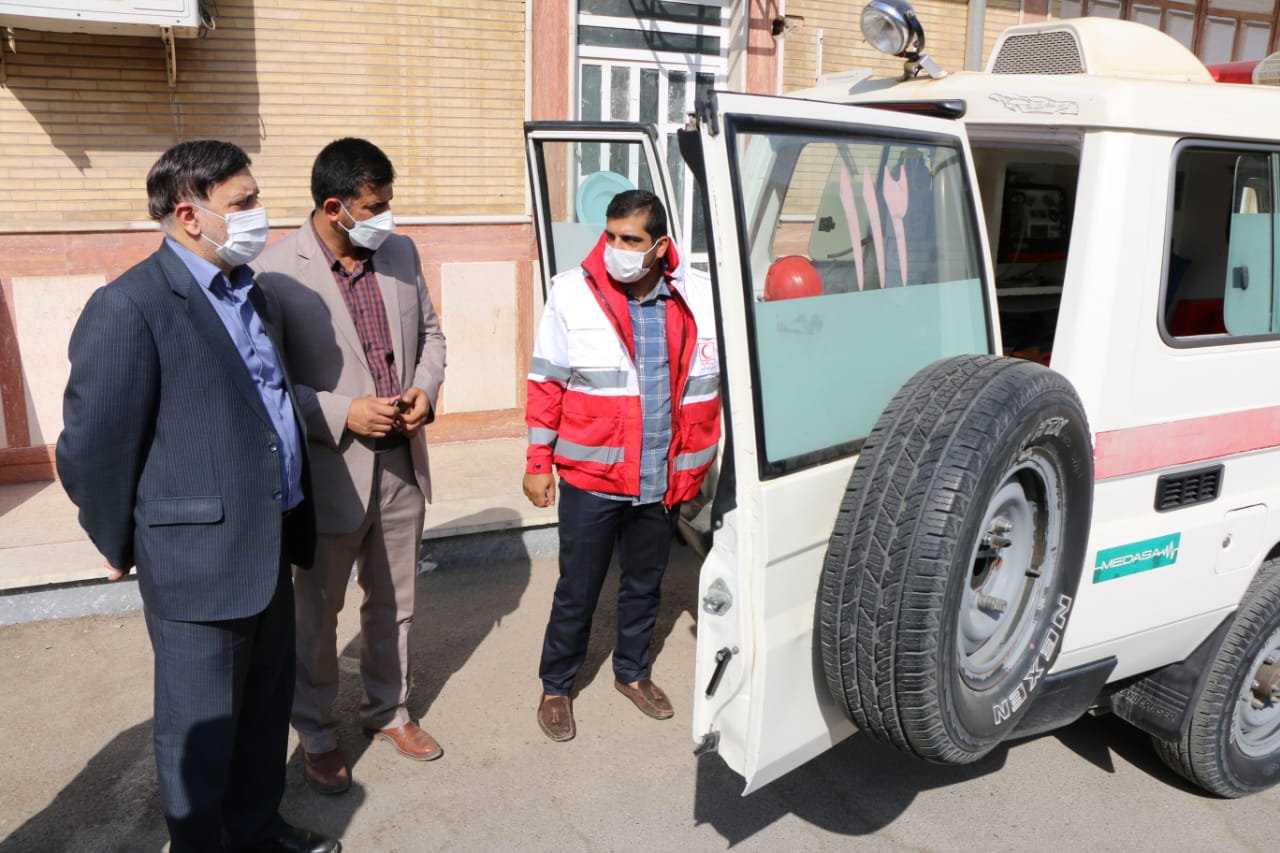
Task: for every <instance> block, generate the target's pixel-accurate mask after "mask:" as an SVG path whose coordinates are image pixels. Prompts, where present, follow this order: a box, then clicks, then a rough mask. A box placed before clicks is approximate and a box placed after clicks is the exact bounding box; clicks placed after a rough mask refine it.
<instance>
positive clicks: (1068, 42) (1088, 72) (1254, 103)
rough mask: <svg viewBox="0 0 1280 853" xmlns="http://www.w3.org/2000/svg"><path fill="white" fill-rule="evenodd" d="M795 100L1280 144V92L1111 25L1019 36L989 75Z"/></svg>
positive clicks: (1097, 21)
mask: <svg viewBox="0 0 1280 853" xmlns="http://www.w3.org/2000/svg"><path fill="white" fill-rule="evenodd" d="M791 96H792V97H797V98H804V99H808V100H821V101H832V102H837V103H849V104H855V103H866V102H875V101H942V100H960V101H964V103H965V107H966V112H965V115H964V121H965V122H966V123H978V124H989V123H990V124H1025V125H1041V126H1043V125H1053V126H1080V127H1108V128H1117V129H1127V130H1137V131H1148V132H1162V133H1178V134H1182V133H1188V134H1195V135H1201V136H1218V137H1248V138H1275V139H1280V86H1252V85H1239V84H1229V83H1217V82H1214V80H1213V77H1212V76H1211V75H1210V74H1209V72H1208V70H1207V69H1206V68H1205V67H1204V65H1203V64H1201V62H1200V60H1198V59H1197V58H1196V57H1195V55H1194V54H1192V53H1191V52H1190V51H1188V50H1187V49H1186V48H1184V47H1183V46H1182V45H1181V44H1179V43H1178V42H1177V41H1175V40H1174V39H1173V38H1171V37H1169V36H1167V35H1165V34H1164V33H1161V32H1159V31H1158V30H1155V29H1153V28H1151V27H1148V26H1146V25H1144V24H1138V23H1134V22H1132V21H1119V20H1113V19H1110V18H1073V19H1068V20H1062V21H1051V22H1048V23H1043V24H1030V25H1023V26H1017V27H1011V28H1009V29H1008V30H1006V31H1005V32H1004V33H1003V34H1002V35H1001V36H1000V38H999V40H998V41H997V42H996V46H995V49H994V50H993V51H992V55H991V59H990V61H989V62H988V63H987V69H986V70H985V71H982V72H965V71H962V72H958V73H954V74H949V75H947V76H945V77H942V78H940V79H931V78H928V77H925V76H923V75H922V76H920V77H916V78H914V79H912V80H883V79H881V80H872V79H869V75H866V74H853V75H850V74H843V75H839V74H837V75H831V76H829V77H827V78H824V80H822V81H821V82H820V83H819V84H818V85H817V86H815V87H813V88H811V89H806V90H803V91H800V92H793V93H791Z"/></svg>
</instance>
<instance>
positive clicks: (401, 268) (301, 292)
mask: <svg viewBox="0 0 1280 853" xmlns="http://www.w3.org/2000/svg"><path fill="white" fill-rule="evenodd" d="M373 266H374V270H375V271H376V273H377V278H378V285H379V288H380V289H381V291H382V302H383V306H384V307H385V308H386V312H387V320H388V325H389V328H390V330H391V340H392V346H393V349H394V352H395V365H396V368H397V372H398V374H399V379H400V387H401V388H408V387H410V386H416V387H418V388H421V389H422V390H423V391H425V392H426V395H427V399H428V400H429V401H430V403H431V409H432V413H433V416H434V412H435V407H436V400H437V399H438V397H439V394H440V385H441V383H442V382H444V366H445V342H444V334H443V333H441V331H440V321H439V320H438V319H437V317H436V312H435V308H434V307H433V306H432V304H431V296H430V295H429V294H428V293H427V282H426V278H425V277H424V276H423V274H422V261H421V259H420V258H419V257H418V249H417V247H416V246H414V244H413V241H412V240H410V239H409V238H408V237H405V236H403V235H400V234H393V235H391V236H390V237H388V238H387V239H386V242H384V243H383V244H382V246H381V247H379V249H378V251H377V252H375V253H374V256H373ZM254 269H255V270H256V272H257V280H258V283H259V284H260V285H261V286H262V288H263V290H264V291H265V292H266V296H267V301H268V304H269V306H270V309H271V313H272V316H274V317H276V318H277V320H278V321H279V329H280V336H281V339H282V342H283V344H284V353H285V361H286V362H287V363H288V365H289V368H290V375H291V377H292V378H293V380H294V382H296V383H297V384H296V392H297V395H298V405H299V406H300V407H301V408H302V413H303V415H304V417H306V421H307V439H308V443H309V446H310V451H311V454H310V455H311V466H312V468H311V470H312V477H313V479H314V482H315V485H316V522H317V525H318V527H319V530H320V532H322V533H333V534H341V533H350V532H351V531H353V530H355V529H356V528H357V527H359V526H360V523H361V522H362V521H363V520H364V516H365V510H366V509H367V507H368V505H369V494H370V491H371V489H372V485H373V471H374V451H373V444H372V441H371V440H370V439H367V438H364V437H362V436H357V435H356V434H354V433H352V432H351V431H350V430H348V429H347V428H346V424H347V412H348V410H349V409H350V408H351V401H352V400H353V399H355V398H356V397H364V396H369V395H373V394H375V393H376V389H375V387H374V383H373V373H372V372H370V370H369V362H368V359H367V358H366V357H365V352H364V347H363V346H362V345H361V343H360V335H359V334H358V333H357V332H356V326H355V322H354V321H353V320H352V319H351V312H350V311H349V310H348V309H347V304H346V302H345V301H344V300H343V298H342V293H341V292H340V291H339V290H338V285H337V282H335V281H334V280H333V271H332V270H330V269H329V267H328V265H327V264H326V263H325V257H324V252H323V251H322V250H321V248H320V245H319V242H318V241H317V238H316V235H315V231H314V230H313V229H312V227H311V224H310V222H304V223H303V224H302V226H301V227H300V228H298V229H297V230H296V231H294V232H293V233H291V234H289V235H288V236H286V237H285V238H284V239H282V240H280V241H278V242H276V243H273V244H272V245H271V246H269V247H267V250H266V251H265V252H263V253H262V256H261V257H260V258H259V259H258V260H257V261H256V262H255V263H254ZM410 446H411V449H412V452H413V467H414V471H415V473H416V475H417V479H418V486H419V487H420V488H421V489H422V494H423V496H424V497H425V498H426V499H427V500H428V501H430V500H431V474H430V469H429V467H428V464H427V441H426V436H425V435H424V434H423V433H419V434H418V435H417V436H416V437H415V438H414V439H413V440H412V441H411V442H410Z"/></svg>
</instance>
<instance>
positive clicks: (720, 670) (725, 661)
mask: <svg viewBox="0 0 1280 853" xmlns="http://www.w3.org/2000/svg"><path fill="white" fill-rule="evenodd" d="M735 651H737V649H731V648H729V647H728V646H725V647H724V648H723V649H721V650H720V651H718V652H716V668H715V671H713V672H712V673H711V681H710V682H709V683H708V684H707V698H708V699H710V698H711V696H712V694H713V693H715V692H716V688H717V687H719V686H720V679H722V678H724V671H725V667H727V666H728V665H729V658H731V657H733V653H734V652H735Z"/></svg>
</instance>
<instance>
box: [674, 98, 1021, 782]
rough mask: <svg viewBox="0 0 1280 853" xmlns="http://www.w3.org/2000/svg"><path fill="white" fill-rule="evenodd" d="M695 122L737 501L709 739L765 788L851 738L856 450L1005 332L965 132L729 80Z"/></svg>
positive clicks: (726, 508)
mask: <svg viewBox="0 0 1280 853" xmlns="http://www.w3.org/2000/svg"><path fill="white" fill-rule="evenodd" d="M698 119H699V129H698V132H697V134H696V136H694V135H693V134H686V135H685V138H684V139H683V144H684V146H685V149H684V156H685V159H686V161H687V162H689V163H690V164H691V165H693V166H694V168H695V171H699V172H701V175H700V177H701V178H702V179H704V180H705V187H704V190H705V197H706V199H707V205H708V223H709V226H710V232H711V249H712V275H713V278H714V280H715V284H716V291H717V301H718V305H717V310H718V318H719V321H720V323H721V331H722V336H721V342H722V348H723V351H722V353H721V364H722V370H723V373H722V379H721V381H722V400H724V404H725V427H726V432H727V441H726V447H727V448H729V449H728V450H726V458H725V459H723V460H722V474H721V480H720V482H721V492H724V491H726V490H728V489H732V490H733V493H732V494H731V495H727V494H717V495H716V501H715V507H716V513H715V515H716V517H715V519H714V525H715V527H716V529H715V536H714V541H713V544H712V548H711V551H710V553H709V555H708V557H707V559H706V561H705V563H704V565H703V568H702V571H701V578H700V582H699V597H700V612H699V613H698V639H697V655H698V659H697V666H696V678H697V683H696V685H695V708H694V714H693V734H694V740H695V741H696V742H697V743H698V744H699V751H710V750H718V751H719V752H720V754H721V756H722V757H723V759H724V760H725V762H726V763H727V764H728V765H729V767H730V768H732V769H733V770H735V771H737V772H738V773H740V774H742V776H743V777H744V778H745V779H746V791H748V792H749V791H751V790H754V789H756V788H759V787H760V786H762V785H764V784H766V783H767V782H769V781H771V780H773V779H776V778H777V777H779V776H781V775H782V774H784V773H786V772H787V771H789V770H791V769H792V768H794V767H796V766H798V765H799V764H801V763H803V762H805V761H807V760H808V759H810V758H812V757H814V756H816V755H818V754H819V753H821V752H823V751H824V750H826V749H828V748H829V747H831V746H833V745H834V744H836V743H837V742H839V741H840V740H842V739H843V738H845V737H846V736H848V735H849V734H851V733H852V732H853V731H854V727H853V724H852V723H851V722H850V720H849V718H848V716H847V714H846V713H845V712H844V710H842V709H841V708H840V707H839V706H837V705H836V704H835V703H833V701H832V699H831V694H830V692H829V688H828V678H827V676H826V674H825V673H824V667H823V659H822V655H821V653H820V651H819V649H818V631H817V626H816V624H815V622H816V619H817V618H818V615H817V614H818V607H817V603H816V598H817V594H818V589H819V580H820V574H821V571H822V567H823V561H824V558H825V556H826V554H827V549H828V544H829V542H830V539H831V535H832V529H833V525H834V524H835V522H836V516H837V510H838V508H839V507H840V505H841V500H842V497H843V495H844V493H845V489H846V486H847V485H848V483H849V478H850V472H851V470H852V469H853V465H854V460H855V457H856V455H857V454H858V452H859V450H860V448H861V447H862V445H863V443H864V441H865V439H866V438H867V436H868V435H869V434H870V432H871V430H872V427H873V425H874V424H875V423H876V421H877V418H878V417H879V416H880V414H881V412H882V411H883V410H884V409H885V407H886V405H887V404H888V403H889V401H890V399H891V398H892V397H893V395H894V394H895V393H896V392H897V391H898V390H899V389H900V388H901V387H902V386H903V385H904V383H906V382H907V381H908V380H909V379H910V378H911V377H912V376H913V375H914V374H915V373H916V372H917V371H918V370H919V369H920V368H922V367H924V366H925V365H928V364H930V363H932V362H934V361H935V360H937V359H940V358H944V357H947V356H953V355H958V354H963V353H997V352H999V349H998V347H999V335H998V330H997V328H996V326H995V324H994V321H993V306H994V304H995V294H994V290H993V289H992V284H991V282H992V275H991V270H990V266H989V260H988V253H987V251H986V249H985V246H986V242H985V241H986V237H985V232H984V230H983V225H982V217H981V216H980V215H979V213H978V209H977V204H978V193H977V189H976V187H977V184H976V180H975V176H974V171H973V165H972V159H971V156H970V151H969V147H968V143H967V139H966V136H965V134H964V130H963V128H962V127H961V126H960V125H959V124H957V123H954V122H949V121H946V120H943V119H938V118H931V117H923V116H919V115H907V114H903V113H897V112H891V111H887V110H876V109H869V108H861V107H847V106H838V105H833V104H830V103H819V102H812V101H800V100H793V99H787V98H774V97H761V96H749V95H741V94H729V93H722V92H716V93H714V94H713V95H712V97H711V100H710V102H709V103H707V104H702V105H700V109H699V113H698ZM695 148H700V151H698V150H694V149H695ZM887 653H892V650H891V649H890V650H888V652H887Z"/></svg>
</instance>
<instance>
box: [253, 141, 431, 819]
mask: <svg viewBox="0 0 1280 853" xmlns="http://www.w3.org/2000/svg"><path fill="white" fill-rule="evenodd" d="M394 180H395V170H394V169H393V167H392V165H391V161H390V160H389V159H387V156H386V155H385V154H383V153H382V151H381V150H379V149H378V147H377V146H375V145H374V144H373V143H371V142H368V141H366V140H363V139H351V138H348V139H339V140H337V141H335V142H332V143H330V144H329V145H327V146H326V147H325V148H324V150H323V151H321V152H320V154H319V155H318V156H317V157H316V161H315V164H314V165H313V166H312V170H311V195H312V198H313V199H314V200H315V210H313V211H312V213H311V216H310V217H309V219H308V220H307V221H306V222H304V223H303V224H302V226H301V227H300V228H299V229H298V230H297V231H295V232H293V233H292V234H289V235H288V236H286V237H285V238H284V239H283V240H280V241H279V242H277V243H275V244H273V245H272V246H271V247H269V248H268V249H267V250H266V251H265V252H264V253H263V254H262V257H261V259H260V260H259V261H258V263H257V264H255V267H256V271H257V280H258V284H259V285H260V286H261V287H262V289H263V290H264V291H265V292H266V294H267V299H268V303H269V304H270V305H271V308H272V314H273V316H275V317H276V318H277V321H278V325H279V329H280V337H281V340H282V344H283V349H284V359H285V363H286V364H287V366H288V369H289V373H290V375H291V376H292V378H293V382H294V391H295V394H296V395H297V398H298V405H299V408H300V409H301V410H302V414H303V416H304V417H305V418H306V431H307V444H308V449H309V451H310V456H311V478H312V482H313V483H314V487H315V488H314V491H315V504H316V525H317V528H318V531H319V541H318V543H317V547H316V565H315V568H314V569H313V570H312V571H310V572H295V574H294V587H295V596H296V601H297V626H298V628H297V630H298V666H297V685H296V689H295V692H294V704H293V720H292V722H293V726H294V728H295V729H297V731H298V737H299V740H300V741H301V743H302V748H303V752H304V753H305V755H304V759H305V761H304V768H305V771H306V776H307V781H308V782H309V783H310V784H311V786H312V787H313V788H315V789H316V790H318V791H320V792H321V793H325V794H337V793H341V792H342V791H345V790H346V789H347V788H348V787H350V785H351V773H350V770H349V769H348V767H347V762H346V759H345V758H344V756H343V753H342V749H341V747H340V746H339V744H338V738H337V723H338V721H337V719H336V718H335V716H334V713H333V703H334V699H335V697H336V696H337V692H338V661H337V620H338V612H339V611H340V610H341V609H342V605H343V599H344V597H345V595H346V591H347V583H348V580H349V578H350V576H351V567H352V564H354V565H355V566H356V569H357V575H356V577H357V580H358V582H359V584H360V587H361V589H362V590H363V592H364V600H363V603H362V604H361V606H360V674H361V677H362V679H363V681H364V698H363V701H362V702H361V704H360V710H359V716H360V722H361V725H362V726H363V727H364V730H365V734H366V735H368V736H371V737H373V738H374V739H375V740H381V741H386V742H388V743H390V744H391V745H392V746H393V747H395V749H396V750H397V751H398V752H400V753H401V754H402V755H404V756H406V757H408V758H411V759H415V760H418V761H430V760H431V759H433V758H438V757H440V755H441V754H442V750H441V748H440V745H439V744H438V743H436V741H435V739H434V738H432V737H431V735H429V734H427V733H426V732H425V731H423V730H422V729H421V728H420V727H419V726H418V724H417V723H416V722H414V721H413V720H412V719H411V718H410V717H409V714H408V712H407V710H406V707H405V701H406V699H407V697H408V693H409V688H410V681H411V679H410V665H409V642H408V641H409V626H410V624H411V622H412V620H413V606H414V605H413V599H414V581H415V577H416V569H417V563H418V549H419V546H420V544H421V540H422V524H423V517H424V513H425V501H427V500H430V498H431V480H430V475H429V473H428V468H427V444H426V438H425V436H424V435H423V433H422V428H423V426H425V425H426V424H428V423H430V421H431V420H432V418H433V417H434V416H435V406H436V399H437V395H438V394H439V391H440V384H441V382H443V381H444V366H445V342H444V335H443V334H441V331H440V323H439V321H438V320H437V319H436V313H435V309H434V308H433V307H432V305H431V297H430V296H429V295H428V293H427V285H426V280H425V279H424V277H423V274H422V262H421V260H420V258H419V257H418V251H417V248H416V247H415V246H414V244H413V241H412V240H410V239H409V238H408V237H405V236H401V235H397V234H394V233H392V232H393V229H394V223H393V222H392V216H391V198H392V183H393V181H394Z"/></svg>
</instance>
